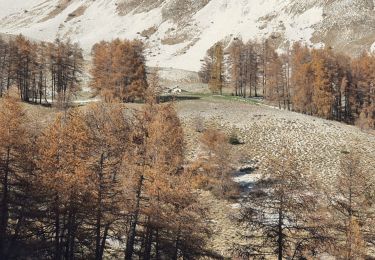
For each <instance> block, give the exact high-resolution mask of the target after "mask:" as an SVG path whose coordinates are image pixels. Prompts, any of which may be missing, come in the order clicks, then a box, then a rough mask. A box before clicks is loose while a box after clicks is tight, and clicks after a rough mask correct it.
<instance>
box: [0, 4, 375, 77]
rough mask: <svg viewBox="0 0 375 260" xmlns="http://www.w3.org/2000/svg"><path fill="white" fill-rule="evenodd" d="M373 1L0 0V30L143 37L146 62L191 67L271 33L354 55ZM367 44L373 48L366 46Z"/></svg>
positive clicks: (372, 16)
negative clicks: (212, 53)
mask: <svg viewBox="0 0 375 260" xmlns="http://www.w3.org/2000/svg"><path fill="white" fill-rule="evenodd" d="M374 5H375V4H374V0H336V1H335V0H307V1H299V0H283V1H279V0H252V1H248V0H225V1H223V0H152V1H151V0H48V1H47V0H28V1H24V0H0V6H1V11H0V33H8V34H19V33H22V34H25V35H26V36H28V37H32V38H35V39H38V40H47V41H53V40H54V39H55V38H56V37H60V38H67V37H70V38H72V40H73V41H78V42H80V43H81V45H82V46H83V48H84V49H85V51H86V53H87V54H88V53H89V51H90V49H91V47H92V45H93V44H94V43H96V42H98V41H100V40H110V39H113V38H117V37H120V38H131V39H134V38H138V39H142V40H144V41H145V42H146V46H147V57H148V61H149V64H150V65H151V66H155V65H159V66H161V67H173V68H179V69H186V70H191V71H197V70H198V69H199V67H200V60H201V59H202V57H203V56H204V54H205V51H206V50H207V49H208V48H209V47H211V46H212V45H213V44H214V43H215V42H217V41H219V40H223V39H224V40H226V41H225V42H226V43H229V42H230V41H231V40H232V39H234V38H236V37H242V38H243V39H244V40H248V39H259V40H262V39H264V38H265V37H269V36H273V38H274V39H276V40H275V41H276V43H277V44H278V45H279V46H280V49H283V48H285V44H286V43H287V42H293V41H298V40H302V41H305V42H307V43H308V44H311V45H316V46H322V45H330V46H333V47H334V48H336V49H337V50H338V51H344V52H346V53H348V54H350V55H358V54H360V53H361V52H362V51H365V50H367V51H368V50H370V49H371V46H375V44H374V43H375V26H374V24H375V9H374ZM372 49H374V47H372Z"/></svg>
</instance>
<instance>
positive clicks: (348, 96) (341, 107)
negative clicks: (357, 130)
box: [199, 38, 375, 129]
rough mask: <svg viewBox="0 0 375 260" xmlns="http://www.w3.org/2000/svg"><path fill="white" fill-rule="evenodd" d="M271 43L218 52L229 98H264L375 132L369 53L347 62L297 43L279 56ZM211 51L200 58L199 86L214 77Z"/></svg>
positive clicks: (373, 67) (373, 62)
mask: <svg viewBox="0 0 375 260" xmlns="http://www.w3.org/2000/svg"><path fill="white" fill-rule="evenodd" d="M270 42H272V41H271V40H268V39H267V40H265V41H264V42H263V43H257V42H252V41H249V42H247V43H244V42H242V40H241V39H238V38H236V39H235V40H234V41H233V42H232V43H231V44H230V45H229V46H228V47H227V48H226V51H225V52H226V54H227V55H224V54H223V53H221V58H220V61H222V60H224V58H225V57H224V56H226V59H225V60H226V62H225V64H226V68H227V71H228V77H227V78H228V80H227V84H226V85H228V86H229V87H230V88H231V93H232V95H235V96H241V97H244V98H248V97H250V98H251V97H263V98H264V99H265V100H267V101H269V102H271V103H273V104H275V105H276V106H278V107H279V108H280V109H287V110H292V111H296V112H300V113H304V114H308V115H313V116H318V117H321V118H325V119H329V120H337V121H342V122H346V123H350V124H354V123H356V124H357V125H358V126H360V127H361V128H369V129H374V128H375V109H374V108H375V107H374V104H375V96H374V93H375V78H374V75H375V56H374V55H373V54H369V53H363V54H362V55H361V56H360V57H358V58H350V57H348V56H346V55H343V54H340V53H335V51H334V50H333V49H331V48H325V49H311V48H309V47H307V46H305V45H303V44H301V43H298V42H297V43H294V44H293V46H291V47H287V48H286V50H284V51H282V54H279V52H278V51H277V50H276V48H275V47H274V46H273V45H272V44H271V43H270ZM214 49H215V48H214V47H213V48H212V49H210V50H208V51H207V55H206V57H205V58H204V59H203V64H202V69H201V71H200V74H199V75H200V77H201V79H202V81H203V82H209V81H210V80H211V81H212V80H213V79H215V78H216V74H217V70H216V69H215V68H216V67H217V66H219V65H218V62H217V59H214V57H215V52H214ZM220 61H219V62H220ZM223 71H225V69H224V70H223Z"/></svg>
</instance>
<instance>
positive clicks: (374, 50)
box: [370, 42, 375, 53]
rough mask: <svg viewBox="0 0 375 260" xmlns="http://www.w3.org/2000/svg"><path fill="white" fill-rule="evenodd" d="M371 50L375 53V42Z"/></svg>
mask: <svg viewBox="0 0 375 260" xmlns="http://www.w3.org/2000/svg"><path fill="white" fill-rule="evenodd" d="M370 52H372V53H375V42H374V43H373V44H372V45H371V48H370Z"/></svg>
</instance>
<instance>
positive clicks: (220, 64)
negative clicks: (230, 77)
mask: <svg viewBox="0 0 375 260" xmlns="http://www.w3.org/2000/svg"><path fill="white" fill-rule="evenodd" d="M223 85H224V49H223V45H222V43H220V42H219V43H217V44H216V45H215V47H214V60H213V63H212V68H211V74H210V81H209V82H208V87H209V89H210V90H211V92H212V93H215V94H220V95H221V94H222V92H223Z"/></svg>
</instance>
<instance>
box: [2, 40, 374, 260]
mask: <svg viewBox="0 0 375 260" xmlns="http://www.w3.org/2000/svg"><path fill="white" fill-rule="evenodd" d="M144 49H145V47H144V45H143V43H142V42H140V41H129V40H120V39H116V40H113V41H111V42H106V41H102V42H100V43H97V44H96V45H94V46H93V48H92V50H91V55H92V62H91V64H89V66H88V65H87V64H86V63H85V62H86V61H85V60H84V58H83V52H82V50H81V48H80V47H79V45H78V44H74V43H71V42H70V41H67V42H62V41H60V40H56V41H55V42H54V43H43V42H40V43H35V42H32V41H30V40H28V39H26V38H24V37H23V36H18V37H16V38H14V39H10V40H1V39H0V213H1V214H0V259H57V260H62V259H64V260H73V259H95V260H102V259H125V260H131V259H173V260H177V259H227V258H228V257H229V258H231V259H278V260H282V259H320V258H322V257H333V258H334V259H343V260H354V259H372V257H374V256H375V229H374V217H375V215H374V214H375V193H374V188H375V176H374V174H375V172H374V168H373V158H372V157H371V155H372V154H367V153H366V152H365V151H363V150H362V148H363V147H361V146H359V145H348V146H347V147H344V148H343V147H341V146H340V149H341V150H339V151H337V149H336V148H337V147H338V146H334V148H333V149H336V150H334V152H332V153H335V155H337V154H338V157H339V161H334V162H333V163H332V162H331V165H328V166H327V165H324V166H325V167H329V168H330V167H332V169H331V170H332V171H334V174H333V175H330V176H326V175H325V174H326V172H324V171H322V172H318V171H314V170H313V169H314V168H313V166H312V165H310V167H309V166H308V165H306V164H303V163H302V162H301V160H298V158H299V157H300V156H301V157H302V156H312V154H311V153H312V152H311V151H310V150H307V152H304V153H303V152H302V151H303V149H302V148H301V147H300V146H298V147H297V148H296V147H292V146H290V147H289V146H288V144H290V143H292V140H291V139H292V138H293V137H290V139H288V138H285V139H283V138H279V139H278V140H276V142H280V143H281V144H282V145H281V147H278V148H277V149H275V150H272V151H267V152H268V153H267V155H266V156H264V157H260V156H258V155H259V154H255V153H252V154H251V153H248V151H247V149H249V147H250V146H256V145H259V144H260V143H262V142H263V143H266V142H267V141H268V140H255V138H254V139H251V138H248V139H246V138H241V135H242V134H243V132H241V131H239V130H238V129H231V128H230V127H229V126H227V125H226V124H225V123H223V121H217V122H216V121H214V120H218V119H217V118H223V115H222V114H223V112H220V111H219V112H218V113H221V114H220V115H219V116H217V117H216V118H215V117H214V116H212V114H210V115H208V116H206V117H205V119H203V118H196V120H195V122H194V123H192V122H191V121H189V120H190V118H189V120H183V118H182V117H181V114H179V109H178V103H179V102H175V100H172V101H170V100H168V99H167V101H165V100H163V99H162V98H161V96H162V95H163V86H162V83H161V81H160V79H159V76H158V69H155V70H152V69H149V68H146V58H145V55H144ZM88 67H89V68H88ZM85 70H89V72H90V74H91V77H90V80H88V85H89V86H90V87H92V89H93V90H94V92H93V96H100V97H101V99H102V100H101V101H99V102H92V103H90V104H85V105H76V104H73V103H72V102H71V101H72V96H73V95H75V94H76V93H78V92H79V89H80V87H81V86H82V77H83V74H84V73H85ZM374 71H375V57H374V56H372V55H370V54H363V55H362V56H361V57H359V58H356V59H350V58H349V57H347V56H344V55H341V54H336V53H334V51H333V50H332V49H310V48H308V47H306V46H304V45H302V44H299V43H296V44H294V45H293V46H292V47H291V48H290V49H288V50H287V52H285V53H284V54H279V53H278V52H277V51H276V49H275V48H274V47H272V44H271V43H270V42H269V41H264V42H263V43H261V44H259V43H256V42H252V41H250V42H247V43H243V42H242V41H241V40H240V39H235V40H234V41H233V42H232V44H231V45H230V46H229V47H228V48H224V45H223V44H222V43H218V44H215V45H214V46H213V47H212V48H211V49H209V50H208V51H207V56H206V57H205V58H204V59H203V66H202V70H201V72H200V73H199V76H200V77H201V79H202V81H203V82H204V83H206V84H207V86H208V88H209V90H210V91H211V92H212V93H214V94H223V92H225V91H226V89H225V86H226V85H229V86H230V88H231V89H230V92H231V93H232V95H234V96H239V97H243V98H249V97H250V98H251V97H263V98H264V99H265V100H266V101H267V102H269V103H272V104H276V106H278V107H279V108H280V109H285V110H293V111H296V112H299V113H304V114H308V115H313V116H318V117H321V118H325V119H329V120H336V121H343V122H346V123H357V124H359V126H360V127H362V128H375V125H374V124H375V123H374V122H375V96H374V87H375V78H374ZM226 74H228V75H226ZM186 98H187V99H190V101H191V100H199V98H197V97H194V96H190V97H186ZM177 100H178V99H177ZM162 101H165V102H164V103H163V102H162ZM205 101H207V100H204V99H203V100H199V101H196V102H197V103H195V105H197V108H196V109H197V111H198V113H199V115H201V114H204V111H203V109H202V108H201V107H200V106H199V104H201V103H203V102H205ZM199 102H201V103H199ZM125 103H126V104H125ZM48 104H51V106H48V107H45V105H48ZM223 104H227V103H220V102H218V101H217V100H214V101H213V102H212V103H209V105H208V106H209V110H218V106H220V105H223ZM40 105H44V106H40ZM55 105H56V106H55ZM242 105H243V104H241V106H240V109H244V108H246V106H245V105H243V106H242ZM254 107H255V105H254ZM254 107H251V108H254ZM226 108H227V107H225V109H226ZM39 109H46V110H43V111H42V110H39ZM276 110H277V109H274V110H273V111H272V113H274V111H276ZM230 112H231V111H229V110H228V111H224V113H229V114H230ZM245 112H246V113H248V112H249V111H248V110H246V111H245ZM293 114H297V115H300V114H298V113H293ZM229 116H233V115H232V114H230V115H229ZM246 116H247V115H246ZM265 117H267V115H263V114H256V115H254V116H253V117H251V119H250V120H253V121H256V122H255V124H257V123H258V121H257V120H259V121H261V120H264V118H265ZM266 119H267V120H275V121H276V119H275V118H272V117H269V118H266ZM315 119H316V118H315ZM293 120H294V121H293ZM293 120H284V121H286V123H285V124H290V125H293V127H295V125H296V124H297V121H298V119H293ZM239 121H241V120H239ZM325 121H326V120H325ZM278 123H279V122H277V121H276V124H278ZM191 124H195V128H194V129H193V130H192V128H193V127H192V125H191ZM324 124H327V123H326V122H325V123H324ZM343 125H344V124H343ZM309 126H310V125H309ZM259 128H260V129H261V130H260V132H262V133H263V132H265V131H266V128H265V127H264V126H260V127H259ZM296 128H297V127H296ZM353 128H354V127H353ZM245 129H246V131H247V132H255V130H256V129H255V128H254V129H251V128H250V129H248V128H245ZM277 129H278V128H277V127H275V126H274V127H273V128H272V129H271V131H277ZM333 129H335V130H337V129H340V128H338V127H336V128H333ZM358 131H359V130H358ZM349 133H350V132H349ZM345 134H347V133H345ZM347 135H349V134H347ZM369 136H370V135H369ZM345 137H347V136H345ZM366 137H367V136H366ZM268 139H272V138H268ZM275 139H277V138H275ZM366 140H367V139H366ZM272 141H275V140H272ZM324 141H327V140H321V142H324ZM246 142H247V143H246ZM301 143H302V142H301ZM369 143H370V142H369ZM304 145H305V146H308V147H310V148H311V147H312V146H313V145H312V144H310V143H304V144H302V145H301V146H304ZM370 145H371V144H370ZM188 146H189V147H188ZM260 149H261V148H260ZM322 149H324V148H322ZM370 149H371V147H370ZM251 156H252V157H251ZM254 162H256V163H259V165H257V166H256V167H255V166H254V165H253V164H254ZM334 164H337V165H334ZM239 165H241V166H243V165H245V166H246V167H245V168H238V166H239ZM335 166H338V167H336V168H335ZM244 175H245V176H247V177H248V176H250V177H251V182H250V184H249V182H248V183H246V181H244V182H245V184H246V185H244V184H243V183H242V184H241V183H240V182H241V181H235V180H234V179H235V178H238V177H240V178H241V177H243V176H244ZM253 176H254V177H253ZM241 185H242V186H241ZM207 194H210V195H209V196H211V197H209V196H208V195H207ZM204 196H206V197H204ZM207 196H208V197H209V198H211V200H212V201H214V202H216V204H215V205H214V206H212V205H211V208H208V207H207V201H206V200H207ZM219 201H220V202H223V201H224V202H225V203H228V204H229V205H230V207H229V208H226V209H229V210H230V211H233V212H234V214H233V215H230V221H231V222H233V223H234V225H235V226H236V227H237V228H238V229H237V230H236V233H235V234H231V235H230V238H231V239H235V238H236V239H239V241H240V242H238V240H233V241H224V242H225V243H226V244H227V245H229V247H230V252H229V253H228V252H225V254H224V253H222V252H220V251H218V250H217V248H213V246H212V238H213V237H214V236H215V235H217V233H219V232H225V231H226V230H225V229H226V226H224V227H220V228H222V229H220V228H217V225H218V223H219V224H221V222H218V220H216V219H215V216H212V211H214V210H216V206H217V207H219V203H218V202H219ZM212 208H214V210H213V209H212ZM214 212H215V211H214ZM233 212H232V213H233ZM216 213H217V212H216ZM225 213H227V212H225ZM215 225H216V226H215ZM214 227H216V228H214ZM223 229H224V231H223ZM228 254H229V256H228Z"/></svg>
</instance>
